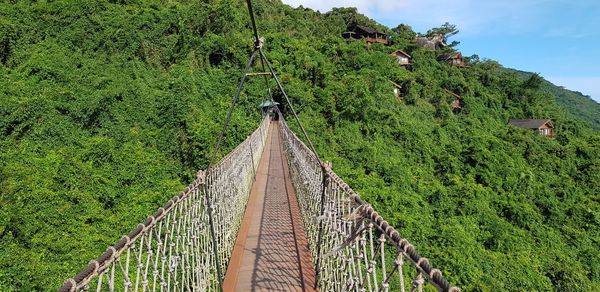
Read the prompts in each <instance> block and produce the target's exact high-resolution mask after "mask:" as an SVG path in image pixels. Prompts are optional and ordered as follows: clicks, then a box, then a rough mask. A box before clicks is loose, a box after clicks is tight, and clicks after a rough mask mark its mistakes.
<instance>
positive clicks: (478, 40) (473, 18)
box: [283, 0, 600, 102]
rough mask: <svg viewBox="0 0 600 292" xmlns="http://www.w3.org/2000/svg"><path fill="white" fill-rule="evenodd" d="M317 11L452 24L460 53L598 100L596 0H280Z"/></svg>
mask: <svg viewBox="0 0 600 292" xmlns="http://www.w3.org/2000/svg"><path fill="white" fill-rule="evenodd" d="M283 2H284V3H286V4H289V5H292V6H294V7H297V6H298V5H303V6H304V7H310V8H312V9H315V10H319V11H321V12H326V11H329V10H330V9H331V8H332V7H357V8H358V10H359V12H361V13H363V14H365V15H367V16H369V17H371V18H373V19H375V20H377V21H378V22H380V23H382V24H384V25H387V26H388V27H395V26H396V25H398V24H400V23H405V24H408V25H410V26H412V28H413V29H414V30H416V31H417V32H426V31H427V30H428V29H429V28H432V27H437V26H440V25H441V24H443V23H444V22H450V23H453V24H456V25H457V26H458V29H459V30H460V33H459V34H458V35H456V36H455V37H453V38H452V40H458V41H460V42H461V44H460V45H459V46H458V49H459V50H461V51H462V52H463V54H464V55H467V56H469V55H472V54H478V55H479V56H480V57H481V58H488V59H493V60H496V61H498V62H500V63H501V64H503V65H504V66H506V67H510V68H515V69H520V70H524V71H530V72H537V73H540V74H541V75H542V76H543V77H544V78H546V79H548V80H550V81H551V82H553V83H555V84H557V85H561V86H565V87H566V88H568V89H571V90H577V91H580V92H582V93H583V94H586V95H590V96H591V97H592V98H593V99H595V100H596V101H598V102H600V0H571V1H568V0H497V1H489V0H454V1H439V0H345V1H343V0H283Z"/></svg>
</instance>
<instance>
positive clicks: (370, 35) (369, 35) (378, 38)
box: [342, 25, 389, 45]
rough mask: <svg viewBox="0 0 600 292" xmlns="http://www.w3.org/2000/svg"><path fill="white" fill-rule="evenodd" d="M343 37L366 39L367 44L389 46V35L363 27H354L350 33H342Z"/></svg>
mask: <svg viewBox="0 0 600 292" xmlns="http://www.w3.org/2000/svg"><path fill="white" fill-rule="evenodd" d="M342 37H343V38H345V39H350V38H352V39H364V40H365V42H366V43H367V44H372V43H379V44H384V45H388V44H389V36H388V34H386V33H384V32H381V31H378V30H376V29H374V28H372V27H368V26H362V25H355V26H353V27H352V28H351V29H350V30H349V31H347V32H344V33H342Z"/></svg>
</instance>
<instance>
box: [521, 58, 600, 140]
mask: <svg viewBox="0 0 600 292" xmlns="http://www.w3.org/2000/svg"><path fill="white" fill-rule="evenodd" d="M513 72H516V73H517V74H518V75H519V76H520V77H522V78H523V80H526V79H528V78H530V77H531V75H533V74H534V73H530V72H524V71H518V70H513ZM541 89H542V90H543V91H545V92H548V93H550V94H551V95H552V96H553V97H554V100H555V101H556V103H557V104H558V105H559V106H561V107H562V108H564V109H565V110H566V111H567V112H569V113H570V114H572V115H573V117H574V118H578V119H580V120H582V121H585V122H588V123H590V125H591V126H592V128H594V129H596V130H600V104H599V103H597V102H596V101H594V100H593V99H592V98H590V97H589V96H586V95H583V94H582V93H581V92H579V91H571V90H568V89H566V88H564V87H562V86H556V85H554V84H552V83H550V82H549V81H547V80H544V82H543V83H542V87H541Z"/></svg>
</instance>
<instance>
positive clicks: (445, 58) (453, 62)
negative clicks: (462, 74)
mask: <svg viewBox="0 0 600 292" xmlns="http://www.w3.org/2000/svg"><path fill="white" fill-rule="evenodd" d="M438 61H440V62H444V63H446V64H448V65H450V66H452V67H465V66H466V64H465V60H464V59H463V56H462V54H461V53H459V52H457V53H452V54H444V55H441V56H439V57H438Z"/></svg>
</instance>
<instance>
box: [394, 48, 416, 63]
mask: <svg viewBox="0 0 600 292" xmlns="http://www.w3.org/2000/svg"><path fill="white" fill-rule="evenodd" d="M390 56H392V57H394V58H396V61H398V65H400V66H410V65H411V64H412V62H411V59H412V57H411V56H410V55H409V54H408V53H406V52H405V51H403V50H395V51H394V52H393V53H391V54H390Z"/></svg>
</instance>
